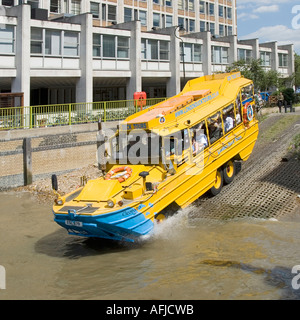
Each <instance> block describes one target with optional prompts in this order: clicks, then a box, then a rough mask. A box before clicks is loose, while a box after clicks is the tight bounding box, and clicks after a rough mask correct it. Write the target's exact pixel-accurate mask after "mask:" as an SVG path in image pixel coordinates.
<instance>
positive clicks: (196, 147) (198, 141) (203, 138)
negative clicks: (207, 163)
mask: <svg viewBox="0 0 300 320" xmlns="http://www.w3.org/2000/svg"><path fill="white" fill-rule="evenodd" d="M207 146H208V141H207V135H206V127H205V122H202V123H200V125H198V126H196V127H195V128H194V129H193V138H192V150H193V155H194V156H195V155H197V154H198V153H199V152H200V151H202V150H204V149H205V148H206V147H207Z"/></svg>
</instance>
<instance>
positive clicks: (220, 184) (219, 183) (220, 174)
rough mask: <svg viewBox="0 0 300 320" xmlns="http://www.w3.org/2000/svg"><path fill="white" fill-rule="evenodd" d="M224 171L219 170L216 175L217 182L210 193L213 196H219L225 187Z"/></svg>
mask: <svg viewBox="0 0 300 320" xmlns="http://www.w3.org/2000/svg"><path fill="white" fill-rule="evenodd" d="M223 180H224V178H223V170H220V169H218V170H217V174H216V180H215V184H214V186H213V187H212V188H211V189H210V193H211V195H213V196H216V195H217V194H219V193H220V192H221V190H222V187H223Z"/></svg>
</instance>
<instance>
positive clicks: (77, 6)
mask: <svg viewBox="0 0 300 320" xmlns="http://www.w3.org/2000/svg"><path fill="white" fill-rule="evenodd" d="M80 12H81V1H80V0H72V1H71V13H72V14H75V15H77V14H80Z"/></svg>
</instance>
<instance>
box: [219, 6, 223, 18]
mask: <svg viewBox="0 0 300 320" xmlns="http://www.w3.org/2000/svg"><path fill="white" fill-rule="evenodd" d="M219 17H221V18H224V7H223V6H219Z"/></svg>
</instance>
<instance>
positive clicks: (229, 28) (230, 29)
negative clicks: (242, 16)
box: [228, 26, 232, 36]
mask: <svg viewBox="0 0 300 320" xmlns="http://www.w3.org/2000/svg"><path fill="white" fill-rule="evenodd" d="M228 35H229V36H232V26H228Z"/></svg>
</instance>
